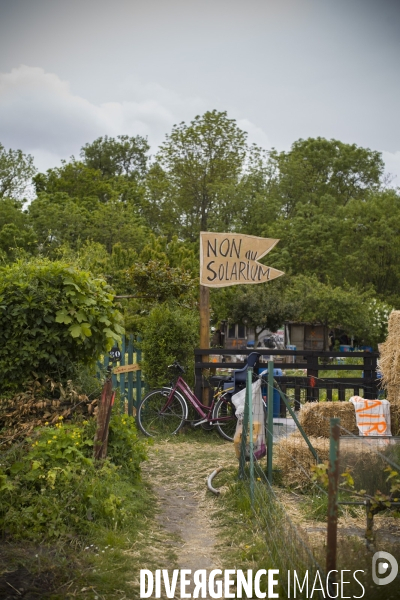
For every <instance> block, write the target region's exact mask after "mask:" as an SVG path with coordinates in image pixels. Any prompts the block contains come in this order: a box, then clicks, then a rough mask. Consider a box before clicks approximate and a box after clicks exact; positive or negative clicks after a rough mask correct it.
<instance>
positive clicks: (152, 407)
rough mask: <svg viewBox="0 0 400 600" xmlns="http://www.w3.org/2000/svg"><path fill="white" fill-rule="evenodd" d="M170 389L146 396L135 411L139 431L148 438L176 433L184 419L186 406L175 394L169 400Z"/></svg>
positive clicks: (155, 391) (153, 392) (156, 391)
mask: <svg viewBox="0 0 400 600" xmlns="http://www.w3.org/2000/svg"><path fill="white" fill-rule="evenodd" d="M171 389H172V388H163V389H159V390H153V391H152V392H150V393H149V394H147V395H146V396H145V397H144V398H143V400H142V401H141V403H140V404H139V407H138V409H137V413H136V421H137V424H138V427H139V429H140V430H141V431H142V432H143V433H144V434H145V435H147V436H149V437H157V436H159V435H173V434H174V433H178V431H179V430H180V428H181V427H182V425H183V423H184V422H185V419H186V414H187V406H186V402H185V400H184V399H183V398H182V396H180V395H178V394H177V393H176V392H175V394H174V396H173V397H172V398H171V400H168V396H169V395H170V393H171Z"/></svg>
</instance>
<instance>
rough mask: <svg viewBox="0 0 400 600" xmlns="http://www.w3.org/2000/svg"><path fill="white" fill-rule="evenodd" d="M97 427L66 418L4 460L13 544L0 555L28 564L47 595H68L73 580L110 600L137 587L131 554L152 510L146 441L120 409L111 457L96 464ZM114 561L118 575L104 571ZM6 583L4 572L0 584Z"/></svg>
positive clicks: (2, 515) (3, 518)
mask: <svg viewBox="0 0 400 600" xmlns="http://www.w3.org/2000/svg"><path fill="white" fill-rule="evenodd" d="M94 429H95V422H94V421H93V419H92V420H86V421H82V420H81V421H80V422H66V423H65V422H64V420H63V419H61V418H60V419H59V420H58V423H57V424H56V425H55V426H53V427H52V426H50V425H47V426H45V427H43V428H41V429H39V430H37V431H36V432H35V433H34V435H33V436H31V438H28V439H26V441H25V443H22V444H20V445H18V446H14V447H12V448H11V449H10V450H9V451H8V452H7V453H6V454H4V455H3V457H2V459H1V465H0V531H1V535H2V537H3V540H4V539H6V540H8V544H7V545H2V546H0V556H1V558H2V559H3V561H2V562H3V564H7V565H8V569H9V570H10V567H12V566H13V565H14V566H15V568H16V569H17V571H16V573H18V572H20V570H21V567H20V566H18V565H21V564H23V565H24V568H25V569H27V571H26V572H24V573H23V574H21V577H22V575H24V577H25V579H27V578H28V579H29V578H31V579H32V578H33V579H35V578H38V583H37V585H40V587H42V586H43V589H41V590H40V592H39V593H40V594H41V595H40V597H51V598H65V597H67V595H66V590H65V589H62V588H63V585H64V584H65V583H68V582H69V581H70V580H72V581H74V580H77V581H78V582H80V583H81V586H80V588H79V589H81V590H82V594H81V595H80V596H79V597H81V598H93V591H92V587H91V585H96V584H100V585H101V586H102V594H103V593H109V594H110V595H109V596H107V597H110V598H114V597H116V598H117V597H120V593H116V591H117V590H122V589H125V590H131V589H132V588H131V586H130V584H129V583H128V581H129V574H130V573H131V568H132V565H130V564H129V562H128V560H127V557H126V556H125V555H124V553H123V551H124V550H125V551H126V550H127V548H129V547H130V543H129V538H130V536H132V539H134V537H135V536H136V535H137V532H138V531H140V530H141V529H143V528H144V526H145V521H146V514H147V515H148V516H149V515H151V513H152V509H151V506H152V502H151V501H150V497H149V492H148V491H147V490H146V489H145V488H144V487H143V485H142V484H141V480H140V479H141V478H140V463H141V462H142V461H143V460H144V459H145V458H146V442H145V441H143V440H139V439H138V437H137V433H136V427H135V423H134V420H133V418H131V417H128V416H124V415H117V414H115V415H113V417H112V419H111V423H110V435H109V455H108V458H107V460H106V461H104V462H103V463H101V464H95V462H94V460H93V458H92V453H93V437H94ZM22 543H23V545H24V546H25V548H26V554H24V553H23V551H22V546H21V544H22ZM38 548H40V549H38ZM31 555H32V556H31ZM35 555H36V559H34V560H32V558H33V557H34V556H35ZM104 555H106V556H104ZM110 561H111V563H110ZM68 564H69V567H67V565H68ZM110 564H112V565H114V567H113V568H114V569H116V570H117V571H118V579H116V578H115V577H114V576H111V577H110V576H108V577H105V573H103V574H102V573H101V571H102V570H104V571H107V572H108V570H109V569H110ZM96 567H97V568H98V567H100V570H99V571H97V570H96ZM124 568H125V569H126V572H125V573H124V572H123V571H122V572H121V571H120V569H124ZM78 569H80V570H81V572H79V571H78ZM43 574H44V575H45V576H44V575H43ZM28 575H29V577H28ZM41 575H42V578H43V577H44V579H45V581H44V582H41V580H40V576H41ZM50 575H51V577H50ZM46 578H47V579H46ZM117 583H118V584H117ZM1 584H2V581H1V577H0V589H1ZM113 586H114V589H113ZM58 588H61V589H60V591H59V593H56V590H57V589H58ZM82 588H84V589H82ZM73 589H76V585H75V586H74V588H73ZM85 590H86V593H83V592H85Z"/></svg>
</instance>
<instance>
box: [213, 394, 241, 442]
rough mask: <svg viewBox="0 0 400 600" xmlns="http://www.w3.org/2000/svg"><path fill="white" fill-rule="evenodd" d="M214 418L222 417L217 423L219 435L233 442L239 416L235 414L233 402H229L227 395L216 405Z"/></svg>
mask: <svg viewBox="0 0 400 600" xmlns="http://www.w3.org/2000/svg"><path fill="white" fill-rule="evenodd" d="M212 418H213V419H221V420H220V421H217V422H216V424H215V428H216V430H217V431H218V433H219V435H220V436H221V437H223V438H224V439H225V440H229V441H230V442H233V437H234V435H235V431H236V423H237V418H236V415H235V407H234V406H233V404H232V402H229V400H228V399H227V397H225V396H222V397H221V398H220V399H219V400H218V402H217V403H216V405H215V406H214V410H213V414H212Z"/></svg>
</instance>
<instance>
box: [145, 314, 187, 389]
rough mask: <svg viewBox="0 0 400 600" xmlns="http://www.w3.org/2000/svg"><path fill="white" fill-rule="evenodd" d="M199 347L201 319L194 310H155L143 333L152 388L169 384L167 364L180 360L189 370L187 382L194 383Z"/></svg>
mask: <svg viewBox="0 0 400 600" xmlns="http://www.w3.org/2000/svg"><path fill="white" fill-rule="evenodd" d="M198 344H199V320H198V315H197V313H196V312H195V311H191V310H188V309H183V308H174V307H170V306H168V305H166V304H163V305H160V306H156V307H155V308H153V310H152V311H151V313H150V314H149V316H148V318H147V319H146V324H145V327H144V330H143V342H142V349H143V355H144V359H143V362H142V365H143V370H144V373H145V377H146V381H147V383H148V384H149V386H150V387H151V388H153V387H159V386H161V385H165V384H166V383H168V382H169V375H170V374H171V373H170V372H168V365H170V364H171V363H173V362H174V361H175V360H177V361H178V362H179V363H180V364H181V365H182V366H184V367H185V368H186V374H185V379H186V380H187V381H188V383H189V384H191V385H192V384H193V382H194V349H195V348H196V346H198Z"/></svg>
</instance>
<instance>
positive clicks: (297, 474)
mask: <svg viewBox="0 0 400 600" xmlns="http://www.w3.org/2000/svg"><path fill="white" fill-rule="evenodd" d="M309 440H310V442H311V444H312V446H313V447H314V449H315V450H316V452H317V454H318V459H319V461H320V462H327V461H328V460H329V439H328V438H321V437H310V438H309ZM363 440H365V438H358V439H357V440H356V439H350V438H346V439H345V440H343V441H342V442H340V454H339V455H340V466H339V470H340V473H342V472H344V471H346V470H349V471H350V472H351V474H352V475H353V478H354V482H355V489H357V490H360V489H364V490H367V492H368V493H369V494H375V493H376V491H377V490H378V489H379V490H381V491H382V492H383V493H389V491H390V490H389V488H390V482H389V484H388V482H387V473H386V471H385V467H387V462H386V461H385V460H384V458H383V457H382V456H381V455H380V454H379V453H378V452H377V450H380V451H382V448H381V447H380V446H379V445H377V444H372V445H368V444H366V443H365V442H364V441H363ZM314 465H315V459H314V456H313V455H312V454H311V452H310V449H309V448H308V445H307V444H306V442H305V441H304V438H303V437H302V436H301V435H300V434H299V433H294V434H292V435H290V436H289V437H287V438H283V439H282V440H280V441H279V442H278V443H277V444H274V466H275V467H276V468H277V469H279V471H280V474H281V477H282V484H283V485H284V486H285V487H290V488H294V489H298V490H301V491H306V490H307V489H310V488H311V487H312V486H313V482H312V479H311V476H312V467H313V466H314Z"/></svg>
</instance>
